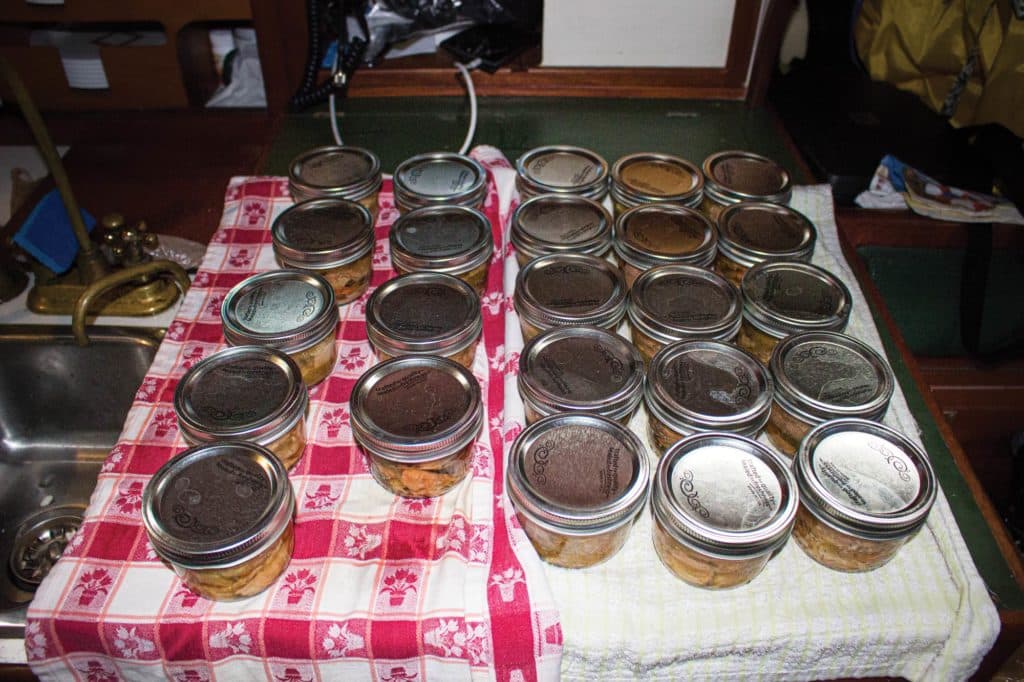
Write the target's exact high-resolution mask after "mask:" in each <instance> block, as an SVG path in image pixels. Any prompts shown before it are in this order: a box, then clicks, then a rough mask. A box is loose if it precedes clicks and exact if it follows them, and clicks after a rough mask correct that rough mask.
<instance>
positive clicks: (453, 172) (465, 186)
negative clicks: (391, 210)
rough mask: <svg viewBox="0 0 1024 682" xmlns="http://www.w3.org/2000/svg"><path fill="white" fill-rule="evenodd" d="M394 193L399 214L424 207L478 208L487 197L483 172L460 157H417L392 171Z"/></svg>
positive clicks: (434, 154)
mask: <svg viewBox="0 0 1024 682" xmlns="http://www.w3.org/2000/svg"><path fill="white" fill-rule="evenodd" d="M394 189H395V206H396V207H397V208H398V210H399V212H400V213H405V212H407V211H411V210H413V209H416V208H422V207H424V206H468V207H470V208H479V207H480V206H482V205H483V203H484V199H485V198H486V197H487V171H486V170H484V167H483V166H481V165H480V164H479V163H477V162H476V161H475V160H473V159H471V158H469V157H468V156H464V155H462V154H455V153H452V152H432V153H429V154H419V155H417V156H413V157H412V158H409V159H406V160H405V161H403V162H402V163H400V164H399V165H398V168H396V169H395V174H394Z"/></svg>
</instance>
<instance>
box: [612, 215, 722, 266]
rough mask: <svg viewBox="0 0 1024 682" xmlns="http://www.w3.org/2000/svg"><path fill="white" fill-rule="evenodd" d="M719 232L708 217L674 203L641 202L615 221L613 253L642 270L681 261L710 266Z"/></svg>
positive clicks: (682, 262)
mask: <svg viewBox="0 0 1024 682" xmlns="http://www.w3.org/2000/svg"><path fill="white" fill-rule="evenodd" d="M717 245H718V231H717V230H715V227H714V225H712V224H711V221H710V220H708V219H707V217H706V216H705V215H704V214H703V213H700V212H699V211H696V210H694V209H692V208H687V207H685V206H677V205H675V204H644V205H641V206H634V207H633V208H631V209H629V210H627V211H624V212H623V213H620V214H619V217H618V218H617V219H616V220H615V242H614V248H615V255H617V256H618V257H619V259H620V260H623V261H625V262H627V263H629V264H630V265H633V266H634V267H637V268H639V269H641V270H646V269H647V268H651V267H654V266H655V265H667V264H670V263H680V264H686V265H699V266H701V267H704V266H707V265H710V264H711V262H712V261H713V260H714V259H715V252H716V249H717Z"/></svg>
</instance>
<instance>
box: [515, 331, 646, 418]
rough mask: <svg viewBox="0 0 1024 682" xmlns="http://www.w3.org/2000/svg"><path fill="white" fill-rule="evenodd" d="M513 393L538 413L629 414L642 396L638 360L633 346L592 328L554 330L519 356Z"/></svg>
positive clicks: (535, 339)
mask: <svg viewBox="0 0 1024 682" xmlns="http://www.w3.org/2000/svg"><path fill="white" fill-rule="evenodd" d="M518 382H519V392H520V393H521V394H522V396H523V400H524V401H527V402H529V403H531V404H533V405H534V406H536V407H537V408H538V411H539V412H541V413H542V414H552V413H554V412H579V411H586V412H600V413H601V414H604V415H605V416H608V417H610V418H612V419H617V418H619V417H621V416H624V415H627V414H630V413H631V412H632V411H633V410H634V409H635V408H636V406H637V405H638V404H639V403H640V399H641V397H642V395H643V383H644V362H643V359H642V358H641V357H640V353H639V352H638V351H637V349H636V348H634V347H633V344H631V343H629V342H628V341H626V340H625V339H624V338H622V337H621V336H619V335H618V334H615V333H613V332H610V331H607V330H605V329H599V328H597V327H559V328H556V329H551V330H549V331H547V332H544V333H543V334H538V335H537V336H535V337H533V338H532V339H530V341H529V343H527V344H526V346H525V347H524V348H523V350H522V353H520V355H519V377H518Z"/></svg>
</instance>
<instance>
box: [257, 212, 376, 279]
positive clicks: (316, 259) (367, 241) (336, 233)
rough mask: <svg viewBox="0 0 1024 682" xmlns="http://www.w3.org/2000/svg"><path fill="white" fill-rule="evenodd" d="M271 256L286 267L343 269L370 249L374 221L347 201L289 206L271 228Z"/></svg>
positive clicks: (367, 213) (368, 214)
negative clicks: (279, 260)
mask: <svg viewBox="0 0 1024 682" xmlns="http://www.w3.org/2000/svg"><path fill="white" fill-rule="evenodd" d="M270 235H271V238H272V239H273V247H274V253H275V254H277V256H278V258H280V259H281V261H282V263H286V264H287V265H289V266H293V267H298V268H303V267H312V268H315V269H323V268H330V267H335V266H339V265H345V264H347V263H351V262H352V261H355V260H358V259H359V258H362V257H363V256H365V255H366V254H368V253H369V252H370V250H371V249H373V217H372V216H371V215H370V212H369V211H368V210H366V208H365V207H364V206H363V205H362V204H358V203H356V202H354V201H348V200H346V199H312V200H310V201H303V202H301V203H298V204H295V205H294V206H290V207H288V208H286V209H285V210H284V212H282V213H281V215H279V216H277V218H275V219H274V223H273V225H272V226H271V228H270Z"/></svg>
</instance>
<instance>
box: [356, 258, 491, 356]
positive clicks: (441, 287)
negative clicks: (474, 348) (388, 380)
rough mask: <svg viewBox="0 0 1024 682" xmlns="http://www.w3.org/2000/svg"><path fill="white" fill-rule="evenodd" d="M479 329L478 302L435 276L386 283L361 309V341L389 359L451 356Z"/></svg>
mask: <svg viewBox="0 0 1024 682" xmlns="http://www.w3.org/2000/svg"><path fill="white" fill-rule="evenodd" d="M482 329H483V320H482V316H481V315H480V299H479V297H478V296H477V295H476V291H475V290H474V289H473V287H471V286H470V285H469V284H467V283H466V282H464V281H462V280H461V279H459V278H457V277H452V276H451V275H445V274H441V273H438V272H412V273H409V274H407V275H401V276H399V277H395V278H394V279H390V280H388V281H387V282H385V283H384V284H382V285H381V286H379V287H377V289H376V290H375V291H374V292H373V294H372V295H371V296H370V300H369V301H368V302H367V305H366V336H367V337H368V338H369V340H370V343H372V344H373V345H374V347H376V348H379V349H381V350H383V351H384V352H386V353H387V354H388V355H392V356H395V355H453V354H455V353H458V352H459V351H461V350H462V349H464V348H467V347H469V346H470V345H471V344H473V343H475V342H476V340H477V339H478V338H479V337H480V331H481V330H482Z"/></svg>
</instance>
